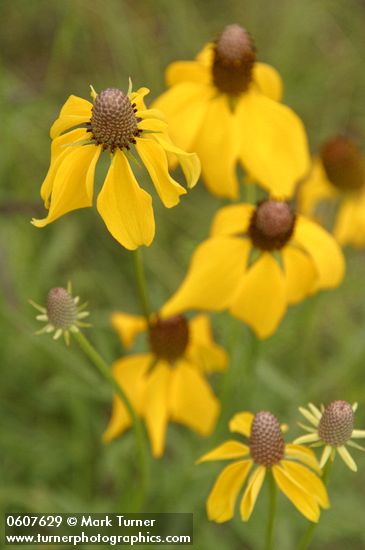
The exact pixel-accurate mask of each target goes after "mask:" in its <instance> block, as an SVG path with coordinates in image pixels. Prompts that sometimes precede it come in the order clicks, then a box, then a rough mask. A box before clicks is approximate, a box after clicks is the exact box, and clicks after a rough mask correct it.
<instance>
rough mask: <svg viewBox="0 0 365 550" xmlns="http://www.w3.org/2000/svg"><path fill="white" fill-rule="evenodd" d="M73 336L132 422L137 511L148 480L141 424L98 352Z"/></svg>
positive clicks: (82, 337) (85, 341)
mask: <svg viewBox="0 0 365 550" xmlns="http://www.w3.org/2000/svg"><path fill="white" fill-rule="evenodd" d="M73 336H74V338H75V340H76V341H77V343H78V344H79V346H80V348H81V349H82V350H83V352H84V353H85V355H87V357H88V358H89V359H90V361H91V362H92V363H93V364H94V365H95V367H96V368H97V369H98V371H99V372H100V374H101V375H102V376H103V377H104V378H105V380H107V382H108V383H109V384H110V386H111V387H112V388H113V390H114V391H115V393H116V394H117V395H118V397H119V398H120V399H121V400H122V402H123V404H124V406H125V408H126V409H127V411H128V413H129V415H130V417H131V420H132V426H133V429H134V433H135V436H136V442H137V449H138V459H139V467H140V491H139V495H138V496H139V498H138V502H137V504H136V508H137V510H138V509H140V507H141V506H142V504H143V500H144V497H145V493H146V487H147V479H148V463H147V458H146V456H147V455H146V442H145V435H144V432H143V428H142V424H141V421H140V419H139V417H138V416H137V414H136V412H135V410H134V408H133V406H132V404H131V402H130V401H129V399H128V397H127V395H126V393H125V392H124V390H123V388H122V387H121V386H120V385H119V384H118V382H117V381H116V380H115V378H114V376H113V375H112V372H111V369H110V367H109V366H108V364H107V363H106V362H105V361H104V359H103V358H102V356H101V355H100V354H99V353H98V351H97V350H96V349H95V348H94V346H93V345H92V344H91V342H90V341H89V340H88V339H87V338H86V336H85V335H84V334H83V333H82V332H75V333H73Z"/></svg>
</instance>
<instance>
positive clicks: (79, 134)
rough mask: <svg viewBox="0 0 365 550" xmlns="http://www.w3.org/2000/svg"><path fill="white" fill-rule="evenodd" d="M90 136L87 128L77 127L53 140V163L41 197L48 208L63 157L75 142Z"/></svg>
mask: <svg viewBox="0 0 365 550" xmlns="http://www.w3.org/2000/svg"><path fill="white" fill-rule="evenodd" d="M88 138H89V134H88V133H87V132H86V130H85V128H77V129H76V130H71V131H70V132H67V133H66V134H63V135H62V136H59V137H57V138H55V139H54V140H53V141H52V145H51V164H50V167H49V170H48V173H47V175H46V177H45V180H44V181H43V183H42V187H41V197H42V199H43V200H44V203H45V207H46V208H49V204H50V197H51V193H52V187H53V183H54V178H55V175H56V172H57V170H58V168H59V166H60V164H61V163H62V161H63V159H64V158H65V157H66V156H67V155H68V154H69V153H71V151H72V150H73V149H74V147H75V144H77V143H78V142H81V141H84V140H86V139H88Z"/></svg>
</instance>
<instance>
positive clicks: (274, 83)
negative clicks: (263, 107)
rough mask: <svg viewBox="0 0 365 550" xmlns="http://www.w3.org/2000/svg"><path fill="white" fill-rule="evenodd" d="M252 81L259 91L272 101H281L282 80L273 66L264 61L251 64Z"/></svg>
mask: <svg viewBox="0 0 365 550" xmlns="http://www.w3.org/2000/svg"><path fill="white" fill-rule="evenodd" d="M253 82H254V83H255V84H256V86H257V87H258V89H259V90H260V92H261V93H263V94H264V95H266V96H267V97H269V98H270V99H273V100H274V101H281V98H282V96H283V81H282V79H281V76H280V74H279V73H278V71H277V70H276V69H274V67H271V65H267V64H266V63H255V64H254V66H253Z"/></svg>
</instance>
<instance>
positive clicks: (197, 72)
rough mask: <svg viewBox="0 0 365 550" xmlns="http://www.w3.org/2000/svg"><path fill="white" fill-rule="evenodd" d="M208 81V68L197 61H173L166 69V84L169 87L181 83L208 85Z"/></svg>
mask: <svg viewBox="0 0 365 550" xmlns="http://www.w3.org/2000/svg"><path fill="white" fill-rule="evenodd" d="M210 79H211V77H210V73H209V70H208V68H207V67H205V66H204V65H203V64H202V63H199V62H198V61H175V62H174V63H171V64H170V65H169V66H168V67H167V69H166V84H167V86H169V87H170V86H175V85H176V84H180V83H181V82H197V83H199V84H209V82H210Z"/></svg>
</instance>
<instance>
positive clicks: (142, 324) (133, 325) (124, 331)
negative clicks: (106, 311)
mask: <svg viewBox="0 0 365 550" xmlns="http://www.w3.org/2000/svg"><path fill="white" fill-rule="evenodd" d="M111 321H112V325H113V327H114V328H115V330H116V331H117V332H118V335H119V337H120V339H121V340H122V342H123V346H124V347H125V348H126V349H129V348H131V347H132V346H133V344H134V340H135V338H136V336H137V335H138V334H139V333H140V332H144V331H145V330H146V328H147V324H146V319H145V318H144V317H141V316H140V315H130V314H129V313H122V312H115V313H113V314H112V319H111Z"/></svg>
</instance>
